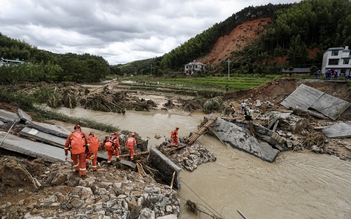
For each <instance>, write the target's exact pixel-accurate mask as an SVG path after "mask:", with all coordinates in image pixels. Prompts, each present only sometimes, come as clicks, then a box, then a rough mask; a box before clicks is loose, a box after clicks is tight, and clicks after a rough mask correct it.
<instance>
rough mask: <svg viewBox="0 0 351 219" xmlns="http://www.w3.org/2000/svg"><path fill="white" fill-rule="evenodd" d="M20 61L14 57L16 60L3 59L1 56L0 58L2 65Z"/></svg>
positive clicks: (0, 64)
mask: <svg viewBox="0 0 351 219" xmlns="http://www.w3.org/2000/svg"><path fill="white" fill-rule="evenodd" d="M20 63H22V61H20V60H18V59H16V60H12V59H4V58H1V59H0V66H3V65H10V64H20Z"/></svg>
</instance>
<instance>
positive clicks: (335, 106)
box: [213, 84, 351, 161]
mask: <svg viewBox="0 0 351 219" xmlns="http://www.w3.org/2000/svg"><path fill="white" fill-rule="evenodd" d="M241 101H244V102H245V103H246V105H247V108H248V109H249V110H250V114H251V116H252V118H253V121H250V122H249V121H245V118H244V115H243V113H242V112H241V107H240V102H239V101H229V103H228V105H229V104H233V105H235V106H236V109H237V110H236V113H235V114H234V117H233V116H231V115H228V113H227V117H225V118H224V119H225V120H226V121H227V122H229V123H233V124H235V125H236V126H239V127H241V128H243V134H241V135H238V128H236V126H233V125H228V124H224V125H221V126H220V127H214V128H213V129H214V131H215V132H216V131H217V132H218V133H215V134H216V135H217V137H218V135H219V136H220V138H222V139H221V140H223V139H224V141H231V142H229V143H230V144H231V145H232V146H233V147H235V148H239V149H243V150H245V151H247V152H249V153H251V154H253V155H256V156H257V155H259V156H258V157H260V158H262V159H263V160H267V161H274V159H275V155H276V153H275V152H274V151H273V152H274V153H268V154H267V153H266V152H267V150H264V151H263V152H262V151H260V149H261V148H262V142H265V143H268V144H269V145H270V146H271V147H272V148H273V149H278V150H279V151H285V150H294V151H299V150H304V149H307V150H311V151H313V152H315V153H322V154H330V155H335V156H337V157H339V158H341V159H343V160H350V159H351V147H349V146H348V145H350V144H351V141H350V140H349V137H350V136H351V135H350V134H349V132H348V131H347V130H349V129H350V128H351V122H350V121H349V118H348V115H349V114H350V112H349V109H348V108H349V106H350V103H349V102H347V101H345V100H343V99H340V98H337V97H335V96H333V95H329V94H326V93H324V92H322V91H320V90H317V89H314V88H312V87H309V86H307V85H304V84H301V85H300V86H299V87H298V88H297V89H296V90H295V91H294V92H293V93H291V94H290V95H286V96H285V97H284V99H283V100H282V101H281V102H279V104H274V103H272V102H270V101H266V100H265V101H262V100H254V99H252V98H246V99H242V100H241ZM226 111H227V112H230V111H229V110H226ZM222 123H223V122H222ZM220 124H221V123H218V121H217V123H216V125H217V126H219V125H220ZM229 126H230V127H229ZM232 126H233V127H232ZM227 129H229V130H232V131H233V133H229V132H228V130H227ZM223 130H224V131H223ZM226 130H227V131H226ZM224 132H226V133H224ZM245 134H247V135H246V137H245V138H243V137H242V136H244V135H245ZM233 135H235V137H234V139H229V138H228V137H227V136H231V137H232V136H233ZM247 136H251V140H250V142H251V143H250V145H251V146H250V148H247V147H245V145H240V142H236V141H235V139H240V138H243V139H246V140H245V142H246V143H248V141H247V139H249V137H247ZM252 138H256V139H257V140H258V141H259V142H258V143H256V142H255V144H257V145H259V146H258V147H257V148H258V149H257V150H255V149H254V147H252V143H253V142H254V141H253V140H252ZM267 148H268V147H267ZM269 150H271V149H269ZM267 155H268V157H267Z"/></svg>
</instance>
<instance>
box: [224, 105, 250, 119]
mask: <svg viewBox="0 0 351 219" xmlns="http://www.w3.org/2000/svg"><path fill="white" fill-rule="evenodd" d="M240 105H241V110H242V112H243V113H244V116H245V120H248V121H250V120H252V117H251V114H250V110H249V109H248V108H247V106H246V103H245V101H243V102H241V104H240ZM229 107H230V109H231V113H230V115H232V116H233V117H235V113H236V110H235V107H234V105H233V104H231V103H230V104H229Z"/></svg>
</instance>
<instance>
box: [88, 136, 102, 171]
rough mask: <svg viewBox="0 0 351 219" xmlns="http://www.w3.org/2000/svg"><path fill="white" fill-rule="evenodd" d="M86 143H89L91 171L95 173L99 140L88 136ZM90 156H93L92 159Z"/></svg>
mask: <svg viewBox="0 0 351 219" xmlns="http://www.w3.org/2000/svg"><path fill="white" fill-rule="evenodd" d="M88 143H89V152H90V157H89V159H91V161H92V166H91V169H92V170H93V171H96V168H97V158H98V151H99V148H100V146H101V144H100V142H99V138H98V137H96V136H90V135H89V137H88ZM92 155H93V158H91V157H92Z"/></svg>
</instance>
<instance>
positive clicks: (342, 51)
mask: <svg viewBox="0 0 351 219" xmlns="http://www.w3.org/2000/svg"><path fill="white" fill-rule="evenodd" d="M350 59H351V51H350V49H349V47H348V46H345V48H343V47H334V48H329V49H328V50H327V51H326V52H325V53H324V55H323V62H322V69H321V73H322V74H325V72H326V71H327V70H328V69H331V70H336V71H337V72H339V74H341V75H349V74H350V70H351V61H350Z"/></svg>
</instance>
